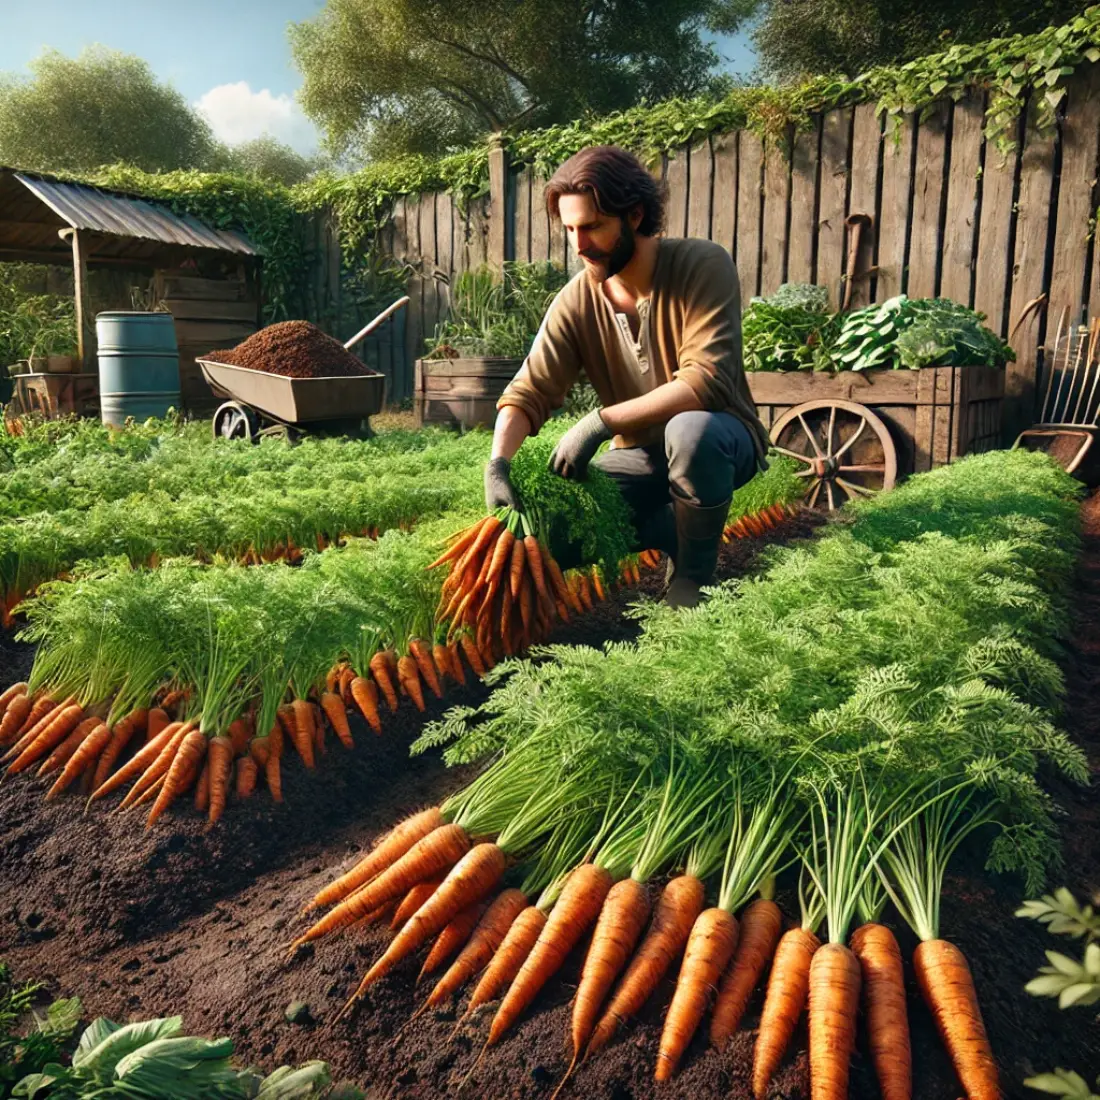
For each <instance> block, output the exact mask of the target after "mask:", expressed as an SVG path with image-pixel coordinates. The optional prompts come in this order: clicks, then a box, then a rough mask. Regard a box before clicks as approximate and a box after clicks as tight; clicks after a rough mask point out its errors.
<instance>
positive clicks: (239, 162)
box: [225, 134, 317, 187]
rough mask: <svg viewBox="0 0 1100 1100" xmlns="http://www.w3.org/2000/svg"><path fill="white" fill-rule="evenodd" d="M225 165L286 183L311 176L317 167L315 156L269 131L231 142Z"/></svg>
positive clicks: (249, 174)
mask: <svg viewBox="0 0 1100 1100" xmlns="http://www.w3.org/2000/svg"><path fill="white" fill-rule="evenodd" d="M225 165H226V168H227V169H228V170H229V171H230V172H239V173H240V174H241V175H243V176H256V177H258V178H259V179H264V180H273V181H275V182H277V183H283V184H285V185H286V186H287V187H293V186H294V184H296V183H301V182H302V181H303V180H305V179H308V178H309V176H310V174H311V173H312V172H313V171H314V169H315V168H316V167H317V164H316V162H315V161H314V160H311V159H310V158H309V157H304V156H302V154H301V153H298V152H295V150H293V149H292V148H291V147H290V146H289V145H286V144H284V143H283V142H281V141H279V140H278V139H277V138H273V137H272V136H271V135H270V134H264V135H263V137H258V138H253V139H252V141H245V142H242V143H241V144H240V145H234V146H231V147H230V148H229V149H228V150H227V151H226V153H225Z"/></svg>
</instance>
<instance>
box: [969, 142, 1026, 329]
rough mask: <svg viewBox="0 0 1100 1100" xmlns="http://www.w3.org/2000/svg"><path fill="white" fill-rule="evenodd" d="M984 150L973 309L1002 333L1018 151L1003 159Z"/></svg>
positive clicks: (995, 152)
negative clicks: (982, 314) (983, 315)
mask: <svg viewBox="0 0 1100 1100" xmlns="http://www.w3.org/2000/svg"><path fill="white" fill-rule="evenodd" d="M984 152H985V162H984V164H983V165H982V197H981V210H980V214H979V225H978V253H977V260H976V263H975V272H974V275H975V282H974V308H975V309H976V310H978V311H979V312H980V313H984V314H985V315H986V322H985V323H986V324H987V325H988V326H989V327H990V328H991V329H992V330H993V331H994V332H996V333H999V334H1000V335H1001V336H1005V335H1006V334H1007V318H1006V317H1005V302H1004V299H1005V288H1006V286H1007V283H1008V277H1009V274H1008V272H1009V265H1010V262H1011V259H1012V257H1011V256H1010V255H1009V251H1008V243H1009V241H1010V240H1011V239H1012V238H1011V234H1012V229H1013V226H1014V224H1015V214H1014V212H1013V209H1012V192H1013V185H1014V178H1015V174H1016V158H1017V155H1018V154H1017V153H1016V152H1014V153H1011V154H1009V156H1008V157H1007V159H1005V158H1002V156H1001V153H1000V151H999V150H998V149H996V148H995V147H994V146H985V150H984Z"/></svg>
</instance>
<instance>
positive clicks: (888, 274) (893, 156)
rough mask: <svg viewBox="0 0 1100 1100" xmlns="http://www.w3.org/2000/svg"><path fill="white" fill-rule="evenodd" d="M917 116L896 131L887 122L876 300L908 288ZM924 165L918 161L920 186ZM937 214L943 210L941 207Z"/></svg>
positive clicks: (884, 142) (876, 258)
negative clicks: (906, 286)
mask: <svg viewBox="0 0 1100 1100" xmlns="http://www.w3.org/2000/svg"><path fill="white" fill-rule="evenodd" d="M915 125H916V119H915V117H914V116H913V115H905V116H904V117H903V118H902V119H901V120H900V121H899V124H898V130H897V132H896V133H892V132H890V129H889V123H887V128H886V133H885V134H884V136H883V147H882V195H881V199H880V202H879V227H878V242H877V244H878V250H877V253H876V256H875V264H876V266H877V267H878V277H877V280H876V282H875V300H876V301H879V302H882V301H885V300H886V299H887V298H893V297H894V296H895V295H897V294H900V293H901V292H902V291H903V290H904V289H905V260H906V255H905V251H906V237H907V235H908V229H909V183H910V180H911V177H912V174H913V129H914V127H915ZM926 182H927V181H926V180H924V181H923V182H922V166H921V164H920V163H919V162H918V164H917V187H918V188H919V187H921V186H922V185H923V184H924V183H926ZM936 213H937V217H938V214H939V211H938V210H937V212H936Z"/></svg>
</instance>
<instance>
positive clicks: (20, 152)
mask: <svg viewBox="0 0 1100 1100" xmlns="http://www.w3.org/2000/svg"><path fill="white" fill-rule="evenodd" d="M30 69H31V75H30V76H29V77H14V76H7V77H2V78H0V163H2V164H7V165H14V166H17V167H21V168H31V169H37V170H39V171H60V172H66V171H67V172H81V171H90V170H92V169H95V168H98V167H99V166H101V165H104V164H113V163H118V162H125V163H127V164H132V165H135V166H136V167H139V168H142V169H144V170H145V171H150V172H153V171H165V170H170V169H174V168H196V167H203V166H207V165H209V164H210V163H211V159H212V157H213V156H214V155H215V153H216V150H217V146H216V143H215V141H214V137H213V134H212V133H211V131H210V127H209V126H208V125H207V123H206V122H205V121H204V120H203V119H202V118H201V117H200V116H199V115H198V114H197V113H196V112H195V111H194V110H193V109H192V108H191V106H190V105H189V104H188V103H187V100H186V99H184V97H183V96H182V95H181V94H180V93H179V92H178V91H176V89H175V88H173V87H171V86H170V85H168V84H162V83H161V82H160V81H158V80H157V79H156V77H155V76H154V75H153V72H152V70H151V69H150V68H149V66H148V64H147V63H146V62H145V61H142V60H141V59H140V58H138V57H133V56H131V55H129V54H124V53H119V52H117V51H114V50H108V49H105V48H104V47H102V46H93V47H90V48H88V49H86V50H84V51H83V53H81V54H80V55H79V56H78V57H76V58H68V57H65V56H64V55H63V54H61V53H59V52H58V51H57V50H47V51H45V52H44V53H42V54H41V55H40V56H39V57H38V58H36V59H35V60H34V61H32V62H31V65H30Z"/></svg>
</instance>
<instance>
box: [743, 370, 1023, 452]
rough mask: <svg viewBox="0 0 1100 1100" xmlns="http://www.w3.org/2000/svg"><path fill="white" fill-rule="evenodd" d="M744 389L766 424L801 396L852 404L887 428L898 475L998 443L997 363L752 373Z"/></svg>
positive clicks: (1000, 374) (1000, 373) (1001, 380)
mask: <svg viewBox="0 0 1100 1100" xmlns="http://www.w3.org/2000/svg"><path fill="white" fill-rule="evenodd" d="M747 377H748V380H749V389H750V391H751V392H752V396H753V400H754V401H755V402H756V410H757V412H758V413H759V415H760V419H761V420H763V422H764V424H765V426H766V427H767V428H769V429H770V428H771V426H772V424H774V423H775V421H777V420H778V419H779V417H781V416H782V415H783V414H784V413H785V412H787V411H788V410H789V409H791V408H793V407H794V406H796V405H801V404H803V403H804V402H807V401H854V402H858V403H859V404H861V405H865V406H867V407H868V408H869V409H870V410H871V411H872V412H874V413H875V414H876V415H878V416H879V417H880V418H881V419H882V420H883V421H884V422H885V423H886V426H887V427H888V428H889V429H890V435H891V436H892V438H893V440H894V445H895V447H896V448H897V459H898V461H897V467H898V473H899V474H910V473H920V472H922V471H924V470H930V469H933V468H934V467H936V466H943V465H945V464H946V463H948V462H952V461H954V460H955V459H956V458H961V457H962V456H963V455H965V454H971V453H973V452H976V451H989V450H993V449H994V448H996V447H1000V446H1001V445H1002V439H1001V414H1002V408H1003V405H1004V391H1005V372H1004V369H1003V368H1001V367H924V368H922V369H921V370H870V371H839V372H837V373H835V374H830V373H827V372H821V373H814V372H810V371H805V372H803V371H753V372H750V373H749V374H748V375H747Z"/></svg>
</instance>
